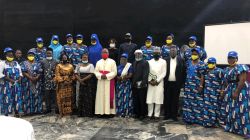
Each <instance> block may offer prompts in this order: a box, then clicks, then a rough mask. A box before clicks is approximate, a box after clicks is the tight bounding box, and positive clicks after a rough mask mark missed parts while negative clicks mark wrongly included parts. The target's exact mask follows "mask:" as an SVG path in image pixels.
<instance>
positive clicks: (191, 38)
mask: <svg viewBox="0 0 250 140" xmlns="http://www.w3.org/2000/svg"><path fill="white" fill-rule="evenodd" d="M189 40H194V41H197V37H196V36H190V37H189Z"/></svg>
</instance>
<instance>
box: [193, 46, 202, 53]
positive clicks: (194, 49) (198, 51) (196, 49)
mask: <svg viewBox="0 0 250 140" xmlns="http://www.w3.org/2000/svg"><path fill="white" fill-rule="evenodd" d="M194 51H196V52H197V53H198V54H200V49H199V48H197V47H196V48H193V49H192V50H191V52H194Z"/></svg>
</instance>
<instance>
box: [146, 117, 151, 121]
mask: <svg viewBox="0 0 250 140" xmlns="http://www.w3.org/2000/svg"><path fill="white" fill-rule="evenodd" d="M152 119H153V118H152V117H149V116H147V117H146V119H145V121H151V120H152Z"/></svg>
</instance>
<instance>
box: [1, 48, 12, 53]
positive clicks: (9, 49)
mask: <svg viewBox="0 0 250 140" xmlns="http://www.w3.org/2000/svg"><path fill="white" fill-rule="evenodd" d="M3 52H4V53H7V52H13V49H12V48H10V47H7V48H5V49H4V51H3Z"/></svg>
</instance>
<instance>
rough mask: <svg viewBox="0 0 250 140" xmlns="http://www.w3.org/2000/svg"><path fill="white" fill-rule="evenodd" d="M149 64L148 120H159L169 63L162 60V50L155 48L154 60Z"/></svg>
mask: <svg viewBox="0 0 250 140" xmlns="http://www.w3.org/2000/svg"><path fill="white" fill-rule="evenodd" d="M148 63H149V77H148V92H147V104H148V118H149V119H151V118H152V117H153V114H154V118H155V119H156V120H159V116H160V109H161V105H162V104H163V100H164V77H165V76H166V69H167V63H166V61H165V60H164V59H162V58H161V49H160V48H159V47H155V48H154V50H153V59H151V60H149V61H148Z"/></svg>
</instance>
